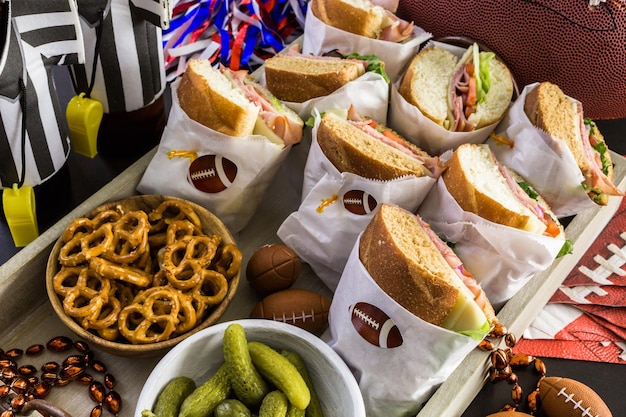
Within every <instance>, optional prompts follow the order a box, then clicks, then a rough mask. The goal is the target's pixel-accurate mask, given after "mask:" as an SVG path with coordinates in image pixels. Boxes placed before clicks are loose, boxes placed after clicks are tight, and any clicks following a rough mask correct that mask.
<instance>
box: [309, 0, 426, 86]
mask: <svg viewBox="0 0 626 417" xmlns="http://www.w3.org/2000/svg"><path fill="white" fill-rule="evenodd" d="M430 38H432V34H431V33H428V32H426V31H424V29H422V28H420V27H418V26H415V27H414V30H413V36H412V37H411V38H409V39H407V40H406V41H404V42H389V41H381V40H378V39H370V38H367V37H365V36H360V35H355V34H353V33H350V32H346V31H344V30H341V29H337V28H335V27H332V26H330V25H327V24H326V23H324V22H322V21H321V20H319V19H318V18H317V17H316V16H315V15H314V14H313V12H312V11H311V8H310V7H309V9H308V10H307V14H306V20H305V24H304V37H303V41H302V53H304V54H314V55H322V54H324V53H326V52H329V51H332V50H333V49H338V50H339V51H341V52H342V53H344V54H350V53H352V52H356V53H358V54H360V55H370V54H374V55H377V56H378V57H379V58H380V59H381V60H382V61H383V62H384V63H385V70H386V71H387V75H389V78H390V79H391V81H392V82H395V81H396V80H398V79H399V78H400V77H401V76H402V74H403V72H404V70H405V67H406V65H407V64H408V63H409V61H410V60H411V59H412V58H413V57H414V56H415V54H416V53H417V51H419V48H420V46H421V45H422V44H423V43H424V42H426V41H427V40H428V39H430Z"/></svg>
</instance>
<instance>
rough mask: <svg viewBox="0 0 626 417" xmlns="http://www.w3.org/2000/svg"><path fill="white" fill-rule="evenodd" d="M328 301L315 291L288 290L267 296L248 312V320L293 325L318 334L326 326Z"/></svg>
mask: <svg viewBox="0 0 626 417" xmlns="http://www.w3.org/2000/svg"><path fill="white" fill-rule="evenodd" d="M329 309H330V299H328V298H327V297H325V296H323V295H322V294H319V293H317V292H315V291H311V290H305V289H302V288H289V289H286V290H282V291H278V292H275V293H273V294H270V295H268V296H267V297H265V298H264V299H263V300H261V301H260V302H259V303H258V304H257V305H256V306H254V308H253V309H252V311H251V312H250V318H253V319H268V320H274V321H282V322H284V323H288V324H293V325H294V326H297V327H300V328H301V329H304V330H308V331H309V332H311V333H318V332H319V331H321V330H322V329H324V328H325V327H326V325H327V324H328V310H329Z"/></svg>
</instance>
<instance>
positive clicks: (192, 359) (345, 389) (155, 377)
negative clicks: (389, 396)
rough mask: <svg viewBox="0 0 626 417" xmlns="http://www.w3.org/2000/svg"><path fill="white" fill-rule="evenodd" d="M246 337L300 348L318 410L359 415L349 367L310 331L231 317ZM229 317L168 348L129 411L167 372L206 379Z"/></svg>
mask: <svg viewBox="0 0 626 417" xmlns="http://www.w3.org/2000/svg"><path fill="white" fill-rule="evenodd" d="M236 322H237V323H240V324H241V325H242V326H243V327H244V329H245V331H246V337H247V338H248V340H256V341H259V342H262V343H265V344H267V345H269V346H271V347H273V348H275V349H290V350H292V351H295V352H297V353H299V354H300V356H301V357H302V358H303V359H304V361H305V363H306V366H307V369H308V371H309V373H310V375H311V379H312V380H313V384H314V386H315V390H316V392H317V394H318V397H319V398H320V402H321V404H322V408H323V410H324V415H326V416H328V417H365V405H364V402H363V397H362V395H361V391H360V390H359V386H358V384H357V382H356V380H355V379H354V376H353V375H352V373H351V371H350V369H349V368H348V366H347V365H346V364H345V362H343V360H342V359H341V358H340V357H339V355H338V354H337V353H336V352H335V351H334V350H332V348H330V347H329V346H328V345H327V344H326V343H324V342H323V341H322V340H321V339H319V338H318V337H317V336H315V335H313V334H312V333H309V332H307V331H306V330H302V329H300V328H298V327H295V326H293V325H290V324H285V323H280V322H275V321H272V320H263V319H245V320H237V321H236ZM231 323H233V322H225V323H220V324H215V325H213V326H210V327H208V328H206V329H204V330H201V331H199V332H198V333H196V334H194V335H192V336H190V337H188V338H187V339H185V340H183V341H182V342H181V343H179V344H178V345H176V346H175V347H174V348H173V349H172V350H171V351H169V352H168V353H167V354H166V355H165V356H164V357H163V358H162V359H161V360H160V361H159V363H158V364H157V365H156V366H155V367H154V369H153V370H152V372H151V373H150V375H149V376H148V379H147V380H146V383H145V385H144V386H143V389H142V391H141V393H140V395H139V400H138V401H137V407H136V408H135V417H140V416H141V411H142V410H145V409H152V407H153V405H154V403H155V402H156V399H157V396H158V395H159V393H160V392H161V390H162V389H163V387H164V386H165V384H166V383H167V382H168V381H170V380H171V379H172V378H174V377H177V376H183V375H184V376H188V377H190V378H192V379H194V380H195V382H196V384H197V385H200V384H201V383H203V382H204V381H206V380H207V379H208V378H209V377H210V376H211V375H212V374H213V373H214V372H215V371H216V370H217V368H218V367H219V366H220V364H221V363H222V362H223V360H224V355H223V353H222V340H223V335H224V330H225V329H226V327H227V326H228V325H229V324H231Z"/></svg>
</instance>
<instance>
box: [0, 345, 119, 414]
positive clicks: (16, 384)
mask: <svg viewBox="0 0 626 417" xmlns="http://www.w3.org/2000/svg"><path fill="white" fill-rule="evenodd" d="M72 348H74V349H76V350H77V351H78V352H79V353H78V354H71V355H68V356H67V357H66V358H65V359H64V360H63V361H62V362H61V363H58V362H56V361H49V362H46V363H44V364H43V365H41V367H40V368H39V369H38V368H36V367H35V366H33V365H31V364H23V365H18V363H17V360H18V359H21V358H23V357H24V356H26V357H27V358H32V357H33V356H35V355H40V354H42V353H43V352H44V351H45V350H46V349H47V350H48V351H50V352H54V353H64V352H68V351H69V350H70V349H72ZM88 369H91V370H93V371H94V372H96V373H99V374H104V376H103V380H104V382H103V383H102V382H99V381H97V380H96V379H95V378H94V377H93V376H92V375H91V374H89V373H88V372H87V370H88ZM39 371H41V374H40V376H39V377H37V376H36V374H37V372H39ZM0 380H1V381H2V382H3V383H4V384H5V385H2V386H0V417H15V416H16V415H19V414H20V412H21V411H22V410H24V414H29V413H30V412H31V411H32V409H33V405H34V404H36V403H39V402H40V401H41V399H43V398H45V397H46V396H47V395H48V394H49V393H50V391H51V390H52V388H53V387H62V386H65V385H68V384H70V383H71V382H72V381H78V382H79V383H81V384H84V385H88V394H89V398H91V400H93V401H94V402H95V403H96V405H95V406H94V408H93V409H92V410H91V412H90V417H101V416H102V415H103V410H107V411H108V412H109V413H111V414H113V415H114V416H117V415H118V414H119V412H120V410H121V408H122V397H121V396H120V394H119V393H118V392H117V391H115V390H114V389H113V388H114V387H115V378H114V376H113V375H112V374H110V373H108V372H107V367H106V365H105V364H104V363H103V362H101V361H100V360H97V359H96V358H95V353H94V352H93V351H92V350H91V349H90V348H89V345H88V344H87V343H86V342H85V341H82V340H78V341H73V340H72V339H70V338H69V337H67V336H57V337H54V338H52V339H50V340H49V341H48V342H47V343H46V344H45V345H43V344H33V345H31V346H29V347H28V348H26V350H22V349H19V348H13V349H9V350H6V351H5V350H3V349H0ZM35 399H36V400H37V401H34V402H33V403H32V404H30V406H28V405H27V404H28V402H29V401H31V400H35ZM44 403H45V402H44ZM50 406H51V405H50ZM52 407H54V406H52ZM59 412H61V410H59ZM48 414H49V413H48ZM48 414H46V413H44V415H48ZM65 415H66V414H65Z"/></svg>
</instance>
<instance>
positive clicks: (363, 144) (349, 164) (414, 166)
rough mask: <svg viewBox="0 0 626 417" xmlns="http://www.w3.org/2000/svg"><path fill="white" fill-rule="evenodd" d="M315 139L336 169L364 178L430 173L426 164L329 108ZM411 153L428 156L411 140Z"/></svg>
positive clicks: (386, 178)
mask: <svg viewBox="0 0 626 417" xmlns="http://www.w3.org/2000/svg"><path fill="white" fill-rule="evenodd" d="M317 142H318V144H319V146H320V148H321V150H322V152H323V153H324V155H326V157H327V158H328V160H329V161H330V162H331V163H332V164H333V165H334V166H335V167H336V168H337V169H338V170H339V171H340V172H351V173H353V174H356V175H359V176H362V177H364V178H369V179H376V180H380V181H388V180H392V179H395V178H398V177H402V176H405V175H415V176H417V177H421V176H425V175H431V172H430V170H429V169H428V168H427V167H426V165H425V164H424V163H423V162H422V161H420V160H418V159H416V158H413V157H411V156H409V155H408V154H407V153H405V152H402V151H400V150H398V149H395V148H393V147H391V146H388V145H386V144H385V143H383V142H381V141H380V140H378V139H376V138H374V137H372V136H370V135H368V134H367V133H365V132H363V131H361V130H359V129H357V128H356V127H354V126H352V125H351V124H350V123H348V122H347V121H346V120H345V119H341V118H340V117H339V116H337V115H336V114H334V113H332V112H326V113H325V114H324V115H323V116H322V120H321V122H320V124H319V127H318V130H317ZM405 142H406V143H405V145H406V146H407V147H409V148H411V149H412V150H413V151H414V152H415V153H417V154H419V155H421V156H423V157H426V158H430V156H429V155H428V154H427V153H426V152H424V151H423V150H421V149H419V148H418V147H417V146H415V145H413V144H412V143H410V142H408V141H405Z"/></svg>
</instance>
